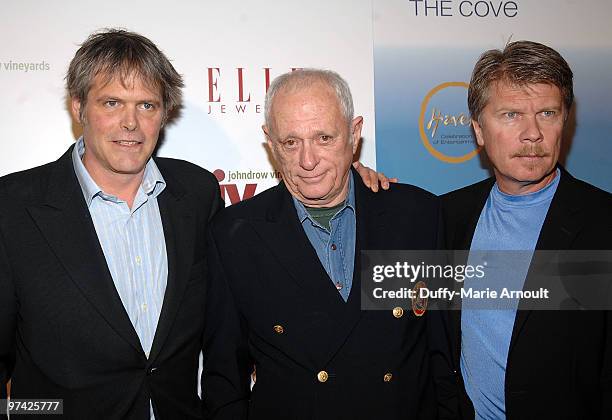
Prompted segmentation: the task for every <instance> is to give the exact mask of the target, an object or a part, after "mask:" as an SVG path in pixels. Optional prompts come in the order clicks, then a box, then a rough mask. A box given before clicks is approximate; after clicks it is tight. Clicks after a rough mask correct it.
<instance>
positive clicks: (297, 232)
mask: <svg viewBox="0 0 612 420" xmlns="http://www.w3.org/2000/svg"><path fill="white" fill-rule="evenodd" d="M273 193H274V198H273V200H271V205H270V207H269V209H268V211H267V214H266V218H265V219H252V220H251V221H250V222H251V225H252V226H253V228H254V229H255V231H256V232H257V234H258V235H259V237H260V238H261V239H262V242H263V243H264V244H265V245H266V247H267V248H268V249H269V250H270V252H271V254H272V255H274V257H275V258H276V259H277V260H278V261H279V263H280V264H281V265H282V267H283V268H284V269H285V270H286V271H287V273H289V278H290V279H291V280H293V281H295V282H296V283H297V284H298V285H299V286H300V287H302V288H304V290H305V291H306V292H307V296H308V297H307V299H312V302H313V304H314V305H315V306H319V307H323V308H325V309H329V308H330V307H333V306H334V305H337V304H338V303H340V301H342V298H341V297H340V295H339V293H338V291H337V290H336V289H335V288H334V287H333V284H332V282H331V280H330V278H329V276H328V275H327V272H326V271H325V269H324V268H323V265H322V264H321V263H320V262H319V257H318V256H317V253H316V251H315V249H314V248H313V247H312V245H311V244H310V241H309V239H308V237H307V236H306V233H305V232H304V229H303V227H302V225H301V224H300V222H299V220H298V216H297V211H296V210H295V206H294V204H293V200H292V198H291V194H290V193H289V191H288V190H287V188H286V187H285V184H284V183H283V182H281V183H280V184H279V185H277V186H276V187H274V191H273Z"/></svg>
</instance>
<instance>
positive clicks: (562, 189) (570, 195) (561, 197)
mask: <svg viewBox="0 0 612 420" xmlns="http://www.w3.org/2000/svg"><path fill="white" fill-rule="evenodd" d="M560 170H561V179H559V185H558V186H557V191H556V192H555V196H554V197H553V199H552V202H551V203H550V207H549V209H548V213H547V214H546V218H545V219H544V224H543V225H542V230H541V231H540V236H539V237H538V242H537V244H536V248H535V249H536V250H557V249H569V248H570V246H571V243H572V240H573V239H574V237H575V236H576V234H577V233H578V232H579V231H580V229H581V227H582V225H583V223H584V222H583V221H584V219H583V218H582V217H580V216H578V215H577V213H579V212H580V210H581V207H582V206H581V204H580V203H581V202H580V197H577V196H576V194H575V191H576V190H575V188H574V185H575V183H576V182H577V181H576V179H575V178H574V177H572V176H571V175H570V174H569V173H568V172H567V171H566V170H565V169H563V168H562V167H560ZM532 266H533V262H532ZM529 284H530V276H529V274H528V275H527V279H526V280H525V289H529ZM519 308H520V302H519ZM530 315H531V311H530V310H519V311H517V313H516V319H515V321H514V328H513V329H512V338H511V340H510V352H511V351H512V348H513V347H514V344H515V343H516V339H517V337H518V336H519V334H520V332H521V330H522V329H523V327H524V325H525V322H526V321H527V319H528V318H529V316H530Z"/></svg>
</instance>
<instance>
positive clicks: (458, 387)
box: [432, 168, 612, 420]
mask: <svg viewBox="0 0 612 420" xmlns="http://www.w3.org/2000/svg"><path fill="white" fill-rule="evenodd" d="M494 182H495V180H494V179H493V178H490V179H487V180H484V181H482V182H479V183H477V184H474V185H471V186H469V187H465V188H462V189H460V190H457V191H454V192H451V193H448V194H446V195H444V196H443V214H444V221H445V228H446V230H445V232H446V243H447V246H448V247H449V248H450V249H464V250H467V249H469V248H470V245H471V242H472V237H473V235H474V231H475V229H476V224H477V223H478V218H479V217H480V213H481V211H482V208H483V207H484V204H485V201H486V200H487V197H488V196H489V192H490V191H491V188H492V186H493V184H494ZM611 216H612V195H610V194H609V193H607V192H605V191H602V190H600V189H598V188H596V187H593V186H592V185H589V184H587V183H585V182H582V181H579V180H577V179H575V178H574V177H572V176H571V175H570V174H569V173H568V172H567V171H565V170H564V169H563V168H561V179H560V182H559V186H558V188H557V191H556V193H555V196H554V197H553V200H552V202H551V205H550V208H549V210H548V213H547V215H546V218H545V221H544V224H543V226H542V230H541V232H540V236H539V238H538V242H537V245H536V249H537V250H596V249H597V250H610V249H612V223H611V220H612V219H611ZM528 282H529V274H528V275H527V280H526V284H527V283H528ZM519 306H520V303H519ZM441 315H444V317H443V318H442V319H443V324H444V327H440V328H441V329H444V330H445V331H446V332H447V339H448V342H450V343H451V345H450V346H448V345H447V343H446V342H443V341H441V342H439V343H438V345H437V346H436V345H432V347H436V350H437V358H436V359H435V361H434V364H435V365H436V367H435V369H436V374H437V380H436V382H437V383H438V385H439V386H438V389H443V390H445V395H444V396H443V399H444V400H445V404H446V405H447V408H448V413H451V412H452V411H453V408H454V409H457V408H458V407H459V408H458V409H459V411H461V414H462V417H463V418H473V417H474V411H473V407H472V404H471V402H470V401H469V398H468V397H467V394H466V393H465V389H464V387H463V381H462V378H461V374H460V372H461V371H460V365H459V360H460V351H461V313H460V312H459V311H451V312H448V313H445V314H441ZM440 383H442V385H440ZM505 399H506V415H507V418H508V419H555V420H557V419H599V418H601V419H604V418H606V419H609V418H612V317H611V313H610V312H609V311H605V312H604V311H535V310H519V311H517V315H516V320H515V323H514V328H513V331H512V337H511V341H510V350H509V354H508V361H507V370H506V379H505ZM450 417H452V416H451V415H450V414H449V418H450Z"/></svg>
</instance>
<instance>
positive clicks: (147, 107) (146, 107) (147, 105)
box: [142, 102, 155, 109]
mask: <svg viewBox="0 0 612 420" xmlns="http://www.w3.org/2000/svg"><path fill="white" fill-rule="evenodd" d="M142 107H143V108H144V109H153V108H154V107H155V106H154V105H153V104H150V103H148V102H145V103H143V104H142Z"/></svg>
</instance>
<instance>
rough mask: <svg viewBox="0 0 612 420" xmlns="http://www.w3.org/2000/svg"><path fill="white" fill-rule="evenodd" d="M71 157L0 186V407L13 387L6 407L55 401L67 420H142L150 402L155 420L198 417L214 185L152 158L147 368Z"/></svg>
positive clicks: (216, 197)
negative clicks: (161, 273) (157, 272)
mask: <svg viewBox="0 0 612 420" xmlns="http://www.w3.org/2000/svg"><path fill="white" fill-rule="evenodd" d="M71 152H72V147H71V148H70V149H69V150H68V151H67V152H66V153H65V154H64V155H63V156H62V157H61V158H60V159H59V160H58V161H56V162H53V163H49V164H47V165H44V166H41V167H38V168H34V169H30V170H27V171H24V172H19V173H14V174H11V175H7V176H5V177H2V178H0V291H1V292H0V380H1V381H0V385H1V386H0V388H1V389H2V391H1V392H2V395H1V396H0V398H6V396H5V385H6V382H7V380H8V379H12V383H11V394H12V397H13V398H35V399H49V398H59V399H63V400H64V413H65V414H64V418H73V419H85V418H87V419H96V418H99V419H119V418H121V419H124V418H125V419H148V418H149V399H151V400H152V403H153V407H154V412H155V416H156V419H158V420H160V419H169V418H170V419H174V418H200V417H201V416H202V412H201V402H200V400H199V398H198V395H197V388H196V385H197V371H198V355H199V352H200V350H201V348H202V330H203V324H204V312H203V302H204V293H205V284H204V283H205V282H204V279H205V262H204V255H205V231H206V228H207V224H208V220H209V219H210V218H211V217H212V215H213V214H214V213H216V212H217V210H218V209H219V208H220V207H221V205H222V201H221V198H220V193H219V187H218V184H217V182H216V180H215V178H214V177H213V176H212V174H210V173H209V172H207V171H205V170H203V169H201V168H199V167H197V166H195V165H192V164H190V163H187V162H183V161H179V160H174V159H164V158H155V162H156V163H157V165H158V167H159V169H160V171H161V173H162V174H163V176H164V179H165V180H166V189H165V190H164V191H163V192H162V194H160V195H159V196H158V203H159V208H160V213H161V219H162V224H163V229H164V236H165V239H166V249H167V256H168V282H167V288H166V293H165V296H164V302H163V307H162V311H161V315H160V319H159V323H158V326H157V331H156V333H155V338H154V342H153V346H152V349H151V353H150V357H149V359H147V358H146V357H145V354H144V351H143V350H142V348H141V345H140V341H139V339H138V336H137V334H136V332H135V330H134V328H133V326H132V324H131V322H130V320H129V318H128V315H127V313H126V311H125V309H124V307H123V304H122V302H121V299H120V298H119V295H118V293H117V291H116V289H115V286H114V283H113V280H112V278H111V275H110V272H109V270H108V267H107V265H106V260H105V259H104V254H103V252H102V248H101V247H100V244H99V242H98V238H97V236H96V232H95V229H94V226H93V223H92V219H91V217H90V214H89V211H88V209H87V206H86V203H85V200H84V198H83V193H82V191H81V189H80V186H79V183H78V181H77V178H76V175H75V172H74V169H73V166H72V160H71V155H70V154H71ZM19 417H20V418H22V417H23V416H19ZM35 418H38V417H35Z"/></svg>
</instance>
